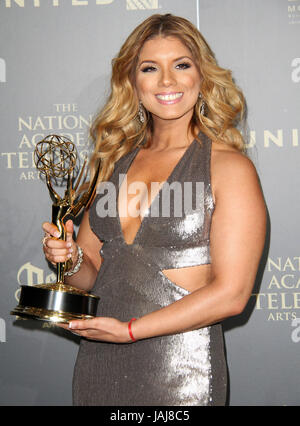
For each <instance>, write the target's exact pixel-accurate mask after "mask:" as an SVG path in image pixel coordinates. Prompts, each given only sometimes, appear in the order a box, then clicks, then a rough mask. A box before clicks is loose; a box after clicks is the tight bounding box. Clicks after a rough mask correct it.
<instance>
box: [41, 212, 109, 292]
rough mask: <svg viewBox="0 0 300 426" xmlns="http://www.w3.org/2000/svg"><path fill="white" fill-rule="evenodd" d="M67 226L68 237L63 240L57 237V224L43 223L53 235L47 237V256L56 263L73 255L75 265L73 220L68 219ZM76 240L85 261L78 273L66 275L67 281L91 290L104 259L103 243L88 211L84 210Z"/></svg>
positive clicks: (76, 256)
mask: <svg viewBox="0 0 300 426" xmlns="http://www.w3.org/2000/svg"><path fill="white" fill-rule="evenodd" d="M65 226H66V231H67V238H66V241H62V240H59V239H57V238H56V234H55V233H56V232H57V228H56V226H55V225H53V224H52V223H48V222H45V223H44V224H43V229H44V231H45V232H47V233H48V234H50V236H51V238H47V239H46V242H45V245H44V252H45V256H46V258H47V260H49V261H50V262H52V263H54V264H56V263H58V262H65V261H66V260H67V258H68V256H69V257H72V261H73V265H75V264H76V262H77V259H78V250H77V245H76V243H75V242H74V240H73V222H72V221H71V220H68V221H67V222H66V225H65ZM76 242H77V244H78V245H79V246H80V247H81V248H82V250H83V262H82V263H81V266H80V269H79V271H78V272H77V273H76V274H74V275H72V276H70V277H68V276H65V282H66V284H69V285H72V286H73V287H77V288H80V289H82V290H85V291H89V290H90V289H91V288H92V287H93V285H94V282H95V279H96V276H97V273H98V271H99V269H100V266H101V260H102V259H101V256H100V253H99V251H100V249H101V246H102V243H101V242H100V241H99V239H98V238H97V236H96V235H95V234H94V232H93V231H92V230H91V228H90V224H89V212H88V211H85V212H84V215H83V219H82V222H81V224H80V227H79V232H78V236H77V240H76Z"/></svg>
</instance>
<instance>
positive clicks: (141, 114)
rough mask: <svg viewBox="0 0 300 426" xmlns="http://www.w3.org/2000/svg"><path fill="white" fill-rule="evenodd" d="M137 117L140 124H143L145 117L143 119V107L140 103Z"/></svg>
mask: <svg viewBox="0 0 300 426" xmlns="http://www.w3.org/2000/svg"><path fill="white" fill-rule="evenodd" d="M138 117H139V120H140V122H141V123H142V124H143V123H144V122H145V117H144V110H143V106H142V102H141V101H140V102H139V110H138Z"/></svg>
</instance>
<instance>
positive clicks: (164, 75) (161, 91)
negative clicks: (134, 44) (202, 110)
mask: <svg viewBox="0 0 300 426" xmlns="http://www.w3.org/2000/svg"><path fill="white" fill-rule="evenodd" d="M200 83H201V77H200V74H199V71H198V69H197V67H196V64H195V62H194V61H193V59H192V55H191V52H190V50H189V49H188V48H187V47H186V46H185V45H184V44H183V43H182V42H181V41H180V40H179V39H178V38H176V37H155V38H154V39H151V40H148V41H147V42H146V43H145V44H144V46H143V48H142V49H141V52H140V56H139V60H138V66H137V71H136V89H137V94H138V97H139V100H140V101H141V102H142V104H143V105H144V107H145V108H146V109H147V110H148V111H149V112H150V113H151V114H152V117H153V120H154V122H155V121H157V120H175V119H180V118H182V117H184V116H186V117H187V118H188V119H191V118H192V115H193V109H194V106H195V104H196V102H197V99H198V96H199V92H200Z"/></svg>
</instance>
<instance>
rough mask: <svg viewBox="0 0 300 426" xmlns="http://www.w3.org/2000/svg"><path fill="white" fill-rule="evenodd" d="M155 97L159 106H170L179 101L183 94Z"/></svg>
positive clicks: (167, 94)
mask: <svg viewBox="0 0 300 426" xmlns="http://www.w3.org/2000/svg"><path fill="white" fill-rule="evenodd" d="M155 96H156V98H157V100H158V102H159V103H160V104H163V105H172V104H176V103H178V102H180V101H181V99H182V97H183V92H169V93H158V94H156V95H155Z"/></svg>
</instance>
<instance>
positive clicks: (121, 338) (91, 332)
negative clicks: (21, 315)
mask: <svg viewBox="0 0 300 426" xmlns="http://www.w3.org/2000/svg"><path fill="white" fill-rule="evenodd" d="M56 325H57V326H58V327H61V328H64V329H65V330H69V331H71V332H73V333H74V334H77V335H78V336H82V337H85V338H86V339H91V340H99V341H103V342H113V343H131V342H132V340H131V338H130V336H129V332H128V322H122V321H119V320H117V319H115V318H109V317H96V318H92V319H86V320H73V321H71V322H69V324H63V323H57V324H56Z"/></svg>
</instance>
